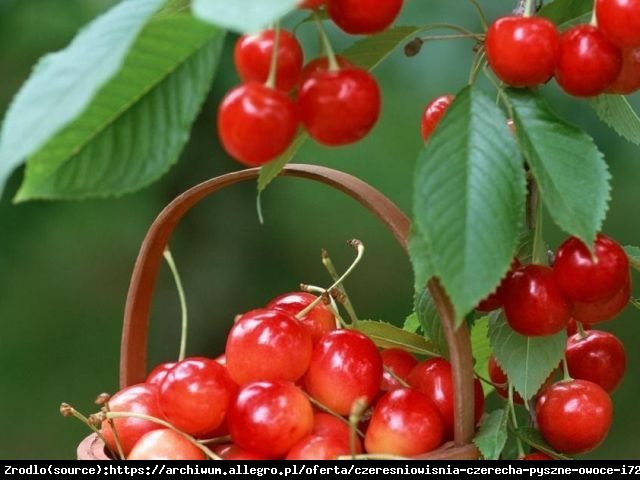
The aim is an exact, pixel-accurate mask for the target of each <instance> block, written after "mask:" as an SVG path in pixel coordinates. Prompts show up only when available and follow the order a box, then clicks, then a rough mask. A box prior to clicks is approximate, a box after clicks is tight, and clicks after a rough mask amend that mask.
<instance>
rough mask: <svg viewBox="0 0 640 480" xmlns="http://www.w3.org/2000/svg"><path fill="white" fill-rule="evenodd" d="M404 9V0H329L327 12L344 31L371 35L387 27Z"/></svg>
mask: <svg viewBox="0 0 640 480" xmlns="http://www.w3.org/2000/svg"><path fill="white" fill-rule="evenodd" d="M401 9H402V0H384V2H380V1H376V0H327V13H328V14H329V17H330V18H331V20H333V21H334V22H335V24H336V25H337V26H338V27H340V29H341V30H343V31H344V32H347V33H350V34H352V35H358V34H364V35H370V34H372V33H378V32H381V31H383V30H385V29H387V28H388V27H389V26H391V24H392V23H393V21H394V20H395V19H396V17H397V16H398V14H399V13H400V10H401Z"/></svg>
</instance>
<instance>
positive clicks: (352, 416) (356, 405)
mask: <svg viewBox="0 0 640 480" xmlns="http://www.w3.org/2000/svg"><path fill="white" fill-rule="evenodd" d="M368 406H369V404H368V402H367V399H366V398H365V397H360V398H356V400H355V401H354V402H353V404H352V405H351V411H350V412H349V449H350V450H351V455H352V457H354V456H355V455H356V440H357V438H356V436H357V435H358V423H360V420H361V419H362V415H363V414H364V412H365V410H366V409H367V407H368Z"/></svg>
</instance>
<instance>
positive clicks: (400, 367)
mask: <svg viewBox="0 0 640 480" xmlns="http://www.w3.org/2000/svg"><path fill="white" fill-rule="evenodd" d="M380 355H381V356H382V364H383V366H384V369H385V370H384V372H383V374H382V385H381V386H380V389H381V390H384V391H389V390H395V389H396V388H401V387H402V386H403V385H402V384H401V383H400V382H399V381H398V378H399V379H400V380H404V381H405V382H406V381H407V377H408V376H409V373H411V370H413V367H415V366H416V365H417V364H418V359H417V358H416V357H414V356H413V355H411V354H410V353H409V352H407V351H406V350H403V349H402V348H393V347H391V348H385V349H384V350H382V352H380ZM389 371H391V372H393V374H391V373H389ZM396 377H397V378H396Z"/></svg>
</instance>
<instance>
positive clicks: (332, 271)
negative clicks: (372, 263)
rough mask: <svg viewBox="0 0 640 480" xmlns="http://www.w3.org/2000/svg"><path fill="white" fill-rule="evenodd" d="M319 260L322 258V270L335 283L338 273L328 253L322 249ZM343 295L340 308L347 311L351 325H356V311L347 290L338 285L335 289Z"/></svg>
mask: <svg viewBox="0 0 640 480" xmlns="http://www.w3.org/2000/svg"><path fill="white" fill-rule="evenodd" d="M320 256H321V258H322V265H324V268H326V269H327V272H329V275H331V278H332V279H333V281H334V282H335V281H337V280H338V278H339V277H338V272H337V270H336V267H335V266H334V265H333V261H332V260H331V257H330V256H329V252H327V251H326V250H325V249H324V248H323V249H322V252H321V254H320ZM336 288H337V289H338V290H339V291H340V292H341V293H342V295H343V297H342V298H341V302H340V303H341V304H342V306H344V309H345V310H346V311H347V315H349V318H350V319H351V323H357V322H358V315H356V311H355V310H354V309H353V304H352V303H351V300H350V299H349V295H347V290H346V289H345V288H344V285H342V284H340V285H338V286H337V287H336Z"/></svg>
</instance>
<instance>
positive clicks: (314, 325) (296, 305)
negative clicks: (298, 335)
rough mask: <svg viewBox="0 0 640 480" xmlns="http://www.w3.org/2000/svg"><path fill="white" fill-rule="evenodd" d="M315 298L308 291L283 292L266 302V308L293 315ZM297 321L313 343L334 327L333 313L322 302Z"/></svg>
mask: <svg viewBox="0 0 640 480" xmlns="http://www.w3.org/2000/svg"><path fill="white" fill-rule="evenodd" d="M316 298H317V297H316V296H315V295H313V294H311V293H308V292H289V293H283V294H282V295H279V296H277V297H276V298H274V299H273V300H271V301H270V302H269V303H267V306H266V308H270V309H272V308H275V309H276V310H283V311H285V312H288V313H289V314H291V315H293V316H295V315H297V314H298V313H299V312H301V311H302V310H304V309H305V308H306V307H307V306H309V305H310V304H311V303H312V302H313V301H315V300H316ZM299 322H300V323H301V324H302V326H304V327H305V328H306V329H307V330H308V331H309V335H310V336H311V342H312V343H313V344H314V345H315V344H316V342H317V341H318V340H320V337H322V336H323V335H324V334H325V333H327V332H330V331H331V330H335V329H336V317H335V315H334V314H333V312H332V311H331V309H330V308H329V307H328V306H327V305H325V304H324V303H322V302H320V303H319V304H318V305H316V306H315V307H313V308H312V309H311V311H310V312H309V313H307V314H306V315H305V316H304V317H303V318H301V319H300V320H299Z"/></svg>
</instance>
